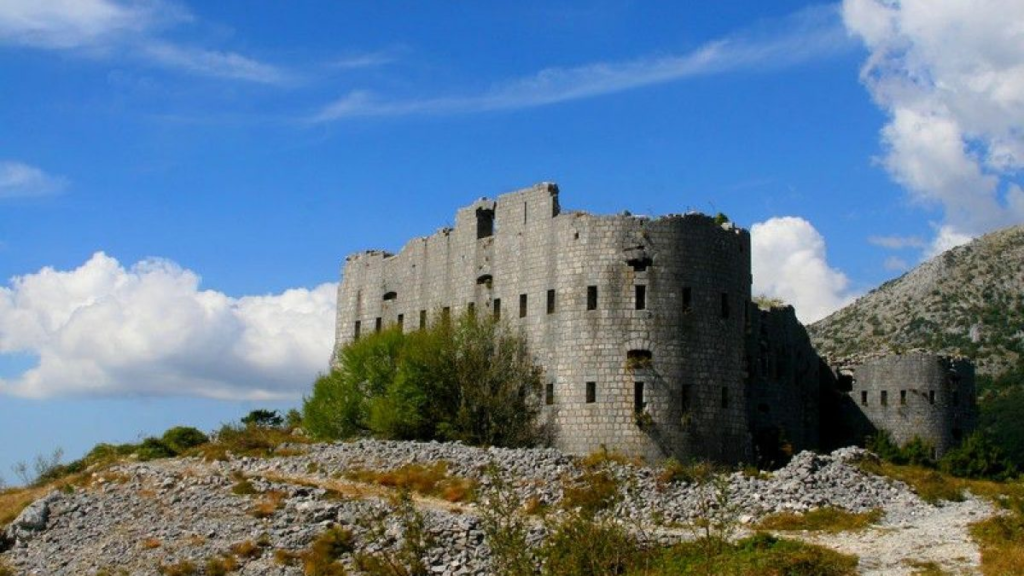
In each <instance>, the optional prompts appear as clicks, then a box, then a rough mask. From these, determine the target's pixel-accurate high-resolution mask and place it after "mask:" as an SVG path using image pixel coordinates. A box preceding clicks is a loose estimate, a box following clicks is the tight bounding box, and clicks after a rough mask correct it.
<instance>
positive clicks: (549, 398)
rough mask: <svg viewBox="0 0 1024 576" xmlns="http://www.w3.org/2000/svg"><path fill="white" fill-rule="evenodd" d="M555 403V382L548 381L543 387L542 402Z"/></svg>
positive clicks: (549, 404)
mask: <svg viewBox="0 0 1024 576" xmlns="http://www.w3.org/2000/svg"><path fill="white" fill-rule="evenodd" d="M554 403H555V383H554V382H548V383H547V385H546V386H545V387H544V404H547V405H548V406H551V405H552V404H554Z"/></svg>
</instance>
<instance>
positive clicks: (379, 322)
mask: <svg viewBox="0 0 1024 576" xmlns="http://www.w3.org/2000/svg"><path fill="white" fill-rule="evenodd" d="M382 325H383V319H381V317H380V316H378V317H377V319H376V320H374V321H373V331H374V332H380V328H381V326H382Z"/></svg>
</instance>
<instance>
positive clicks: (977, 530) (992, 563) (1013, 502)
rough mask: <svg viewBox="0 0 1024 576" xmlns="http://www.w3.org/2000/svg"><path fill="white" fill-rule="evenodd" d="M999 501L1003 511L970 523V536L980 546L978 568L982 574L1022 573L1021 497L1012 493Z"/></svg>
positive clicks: (1023, 508)
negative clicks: (979, 564)
mask: <svg viewBox="0 0 1024 576" xmlns="http://www.w3.org/2000/svg"><path fill="white" fill-rule="evenodd" d="M1018 487H1019V486H1018ZM999 502H1000V503H1001V504H1002V505H1003V507H1004V508H1006V510H1005V513H1004V514H1000V515H996V516H993V517H991V518H989V519H987V520H982V521H981V522H976V523H974V524H972V525H971V536H972V537H973V538H974V540H975V542H977V543H978V545H979V547H980V548H981V571H982V573H983V574H985V576H995V575H1002V574H1024V498H1021V497H1020V496H1019V495H1015V496H1010V497H1008V498H1005V499H1002V500H1000V501H999Z"/></svg>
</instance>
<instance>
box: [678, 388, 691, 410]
mask: <svg viewBox="0 0 1024 576" xmlns="http://www.w3.org/2000/svg"><path fill="white" fill-rule="evenodd" d="M680 396H681V398H680V407H682V409H683V413H684V414H685V413H686V412H689V411H690V385H689V384H683V390H682V394H681V395H680Z"/></svg>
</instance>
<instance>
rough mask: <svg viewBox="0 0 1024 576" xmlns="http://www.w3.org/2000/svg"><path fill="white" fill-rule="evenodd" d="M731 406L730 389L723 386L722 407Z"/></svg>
mask: <svg viewBox="0 0 1024 576" xmlns="http://www.w3.org/2000/svg"><path fill="white" fill-rule="evenodd" d="M728 407H729V389H728V388H726V387H725V386H722V408H728Z"/></svg>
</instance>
